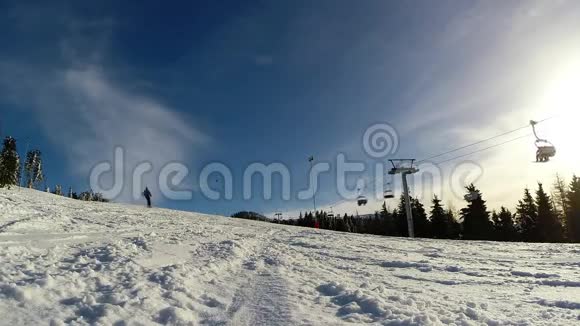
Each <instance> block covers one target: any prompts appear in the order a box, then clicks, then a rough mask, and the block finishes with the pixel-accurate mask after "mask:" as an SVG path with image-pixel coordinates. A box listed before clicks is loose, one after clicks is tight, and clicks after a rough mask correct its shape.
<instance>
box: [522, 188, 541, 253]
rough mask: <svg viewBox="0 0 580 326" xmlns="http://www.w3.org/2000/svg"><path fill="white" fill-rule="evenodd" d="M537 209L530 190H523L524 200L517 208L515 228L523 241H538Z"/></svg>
mask: <svg viewBox="0 0 580 326" xmlns="http://www.w3.org/2000/svg"><path fill="white" fill-rule="evenodd" d="M537 223H538V207H537V206H536V202H535V201H534V198H533V197H532V194H531V192H530V189H528V188H526V189H525V190H524V198H523V199H522V200H520V201H519V204H518V207H517V226H518V231H519V232H520V234H521V239H522V240H523V241H527V242H532V241H539V237H538V235H537Z"/></svg>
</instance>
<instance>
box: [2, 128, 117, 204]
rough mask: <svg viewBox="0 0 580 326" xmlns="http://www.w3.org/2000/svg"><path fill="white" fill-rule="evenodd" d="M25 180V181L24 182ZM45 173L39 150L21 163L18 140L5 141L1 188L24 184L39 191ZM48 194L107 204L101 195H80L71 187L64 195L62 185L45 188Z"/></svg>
mask: <svg viewBox="0 0 580 326" xmlns="http://www.w3.org/2000/svg"><path fill="white" fill-rule="evenodd" d="M22 179H23V180H22ZM45 180H46V178H45V175H44V172H43V164H42V153H41V151H40V150H38V149H33V150H30V151H28V152H27V153H26V158H25V160H24V162H22V163H21V161H20V155H19V154H18V150H17V147H16V139H14V138H13V137H10V136H8V137H6V138H5V139H4V141H3V146H2V151H1V152H0V188H8V189H10V188H11V187H12V186H20V185H22V182H24V185H26V187H28V188H30V189H39V188H40V187H41V183H42V182H43V181H45ZM44 190H45V191H46V192H50V193H52V194H55V195H59V196H68V197H69V198H73V199H79V200H85V201H99V202H107V201H108V200H107V199H105V198H103V195H102V194H100V193H94V192H92V191H83V192H81V193H80V194H77V193H76V192H73V191H72V187H69V190H68V192H67V193H64V192H63V190H62V187H61V185H56V186H55V187H54V189H53V190H52V191H51V190H50V187H48V186H46V185H45V186H44Z"/></svg>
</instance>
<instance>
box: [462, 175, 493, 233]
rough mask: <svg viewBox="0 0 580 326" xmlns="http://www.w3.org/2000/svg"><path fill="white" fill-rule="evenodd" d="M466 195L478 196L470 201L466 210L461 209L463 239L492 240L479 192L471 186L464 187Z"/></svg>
mask: <svg viewBox="0 0 580 326" xmlns="http://www.w3.org/2000/svg"><path fill="white" fill-rule="evenodd" d="M466 189H467V191H468V193H474V192H477V193H478V194H479V196H478V197H477V198H475V199H473V200H471V201H468V202H469V204H468V206H467V207H466V208H463V209H461V218H462V220H463V222H462V226H463V239H466V240H490V239H491V238H492V233H491V231H492V224H491V221H490V220H489V217H490V216H489V212H488V211H487V206H486V204H485V201H484V200H483V198H482V196H481V193H480V191H479V190H478V189H477V188H476V187H475V186H474V185H473V184H472V185H469V186H467V187H466Z"/></svg>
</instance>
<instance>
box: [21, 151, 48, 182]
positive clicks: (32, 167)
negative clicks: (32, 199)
mask: <svg viewBox="0 0 580 326" xmlns="http://www.w3.org/2000/svg"><path fill="white" fill-rule="evenodd" d="M24 175H25V178H26V186H27V187H28V188H36V187H37V186H38V184H39V183H40V182H42V181H43V180H44V175H43V173H42V154H41V152H40V151H39V150H37V149H36V150H33V151H29V152H28V153H26V161H25V163H24Z"/></svg>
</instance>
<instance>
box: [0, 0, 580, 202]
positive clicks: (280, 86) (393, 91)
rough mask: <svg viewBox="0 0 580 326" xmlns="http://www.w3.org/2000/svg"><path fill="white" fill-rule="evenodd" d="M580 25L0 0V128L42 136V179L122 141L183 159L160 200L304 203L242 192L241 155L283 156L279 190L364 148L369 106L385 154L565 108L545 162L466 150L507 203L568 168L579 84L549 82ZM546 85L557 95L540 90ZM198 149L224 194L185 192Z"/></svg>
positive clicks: (567, 67) (244, 6)
mask: <svg viewBox="0 0 580 326" xmlns="http://www.w3.org/2000/svg"><path fill="white" fill-rule="evenodd" d="M579 31H580V4H579V3H578V2H577V1H549V2H548V1H502V2H489V1H481V2H480V1H457V0H455V1H438V2H437V5H434V4H433V3H432V2H429V1H358V2H354V1H336V0H333V1H244V2H240V1H204V2H193V1H184V2H172V3H171V4H168V3H162V2H153V1H152V2H148V1H139V2H134V3H129V2H126V1H97V2H91V3H85V4H78V3H77V2H73V1H71V2H58V3H57V2H54V3H51V4H50V5H47V4H45V5H40V6H39V5H38V4H32V3H31V4H28V3H26V2H25V1H14V2H10V1H8V2H2V4H0V35H1V39H2V40H3V42H2V44H1V45H0V47H1V48H0V74H1V76H0V110H1V111H0V112H1V120H0V124H1V125H0V126H1V128H2V130H1V132H2V134H3V135H5V134H10V135H13V136H15V137H17V138H18V139H19V140H20V141H19V146H20V150H21V151H22V152H23V151H24V147H25V146H26V145H25V144H27V143H30V146H31V147H35V148H39V149H41V150H42V151H43V153H44V159H45V166H46V170H45V173H46V175H47V180H48V183H49V184H50V185H53V184H56V183H59V184H62V185H64V187H65V188H66V187H67V186H68V185H71V186H73V188H74V189H75V190H76V189H78V190H82V189H84V188H87V187H88V178H89V177H88V176H89V172H88V171H89V170H90V168H91V167H92V166H94V165H95V164H96V163H97V162H100V161H103V160H108V159H110V158H111V155H112V153H113V149H114V147H115V146H116V145H121V146H123V147H124V148H125V149H126V151H127V160H128V163H127V164H128V165H135V164H137V163H138V162H141V161H145V160H147V161H150V162H152V163H153V165H154V169H159V168H160V167H161V166H162V165H164V164H165V163H167V162H172V161H178V162H183V163H184V164H186V165H187V166H188V167H190V170H191V176H190V177H189V178H188V179H187V180H186V182H185V183H184V184H183V185H182V186H184V187H185V188H191V189H193V190H194V191H195V192H194V198H193V199H192V200H190V201H185V202H184V201H171V200H163V201H161V202H159V201H158V204H159V205H161V206H164V207H170V208H178V209H186V210H195V211H202V212H208V213H221V214H231V213H233V212H235V211H237V210H244V209H252V210H257V211H261V212H266V213H268V212H273V211H278V210H280V211H298V210H302V209H305V208H309V207H310V201H301V200H297V199H295V198H293V199H292V200H291V201H283V200H281V198H280V196H281V194H280V191H277V190H276V187H274V189H275V190H274V198H273V200H263V199H261V198H260V197H261V189H260V188H259V187H258V188H255V189H253V190H254V191H255V192H256V194H257V195H256V196H255V197H256V198H254V199H251V200H244V199H243V198H242V186H241V184H240V183H241V181H242V174H243V170H244V168H245V167H246V166H247V165H249V164H250V163H253V162H262V163H265V164H269V163H272V162H281V163H283V164H285V165H286V166H287V167H288V168H289V170H290V171H291V181H292V189H293V193H294V192H296V191H298V190H301V189H303V188H305V187H306V185H307V173H308V162H307V160H306V159H307V158H308V156H310V155H314V156H315V157H316V158H317V160H322V161H325V160H332V159H333V158H334V157H336V155H337V154H338V153H345V154H346V155H347V157H349V159H351V160H360V161H362V162H365V163H366V164H369V166H371V164H373V163H375V160H374V159H372V158H369V157H367V156H366V155H365V154H364V152H363V150H362V146H361V139H362V135H363V133H364V131H365V129H366V128H368V127H369V126H371V125H373V124H375V123H381V122H386V123H389V124H391V125H393V126H395V128H396V129H397V130H398V132H399V137H400V149H399V152H398V153H397V154H396V155H393V156H398V157H416V158H422V157H426V156H429V155H430V154H433V153H439V152H442V151H445V150H447V149H450V148H455V147H458V146H461V145H463V144H465V143H469V142H471V141H477V140H479V139H482V138H486V137H489V136H493V135H495V134H497V133H499V132H502V131H506V130H511V129H514V128H517V127H520V126H522V125H525V124H526V122H527V121H528V120H529V119H541V118H544V117H547V116H551V115H554V114H559V116H560V117H562V116H563V117H566V118H564V119H562V118H561V120H556V119H554V120H553V121H550V123H551V125H548V123H547V124H546V128H545V129H544V131H545V132H548V131H550V130H551V131H552V134H551V136H552V137H553V138H554V139H558V140H561V142H560V145H563V147H562V146H559V150H560V151H561V150H562V149H563V150H564V151H563V155H562V159H561V160H560V161H558V162H554V164H552V165H550V166H549V167H546V166H542V167H538V166H537V165H532V164H530V163H531V160H532V159H533V146H531V145H530V143H531V141H528V142H527V143H526V142H525V141H524V142H518V145H512V144H510V145H506V146H505V147H501V148H499V149H497V150H494V151H489V152H485V153H482V154H481V155H476V156H473V157H469V159H470V160H473V161H474V162H475V163H477V164H478V165H479V166H480V167H482V168H483V170H484V171H485V173H484V175H483V176H482V177H481V179H480V180H479V181H480V183H481V184H480V186H481V187H482V188H483V190H484V193H485V192H487V193H489V195H490V197H491V198H490V201H491V202H492V204H491V206H492V207H495V206H499V205H500V204H505V205H515V203H516V199H517V197H518V196H519V193H520V192H521V189H522V188H523V187H525V186H532V187H533V186H534V184H535V182H537V181H543V182H545V183H549V182H551V178H552V177H553V175H554V174H555V173H556V172H559V173H562V174H564V175H567V176H569V175H570V174H571V173H574V172H576V173H577V172H578V171H577V170H574V166H576V165H577V163H578V162H579V161H580V159H579V158H580V157H579V156H577V155H575V154H570V153H567V152H571V151H572V145H573V144H568V142H567V140H566V139H569V138H570V137H569V136H570V135H572V134H573V132H576V131H573V130H569V129H563V128H562V124H561V123H562V121H564V122H565V121H567V120H569V119H567V117H570V115H571V114H574V112H576V111H575V110H577V109H576V106H573V105H572V104H578V103H580V102H576V101H577V100H578V99H577V98H573V94H572V93H571V92H568V93H565V96H562V95H561V92H560V91H561V90H564V91H566V90H567V89H569V87H570V86H569V84H571V83H572V84H573V83H574V82H575V81H580V78H578V79H574V76H576V71H580V70H576V69H577V68H578V67H580V61H579V59H578V58H580V49H579V44H578V43H579V42H578V40H580V32H579ZM570 71H572V73H570ZM554 85H556V86H554ZM558 92H560V93H558ZM550 94H552V95H550ZM553 94H560V95H553ZM570 94H572V95H570ZM555 97H557V98H559V99H560V98H566V99H568V98H569V100H567V101H566V102H565V103H560V104H559V105H558V106H554V105H552V104H553V103H554V102H555V100H554V98H555ZM572 107H573V109H572ZM576 117H577V116H576ZM562 130H566V132H565V133H564V132H563V131H562ZM562 142H563V143H564V144H562ZM567 148H570V150H569V151H567ZM530 152H532V154H531V155H530ZM211 162H222V163H224V164H225V165H227V166H228V167H229V168H230V169H231V170H232V171H233V173H234V179H235V180H234V181H235V183H234V199H233V200H229V201H226V200H222V201H218V202H215V201H211V200H208V199H206V198H204V197H203V196H202V195H201V194H200V193H199V190H198V189H197V186H196V183H198V180H196V178H197V177H196V176H197V175H199V171H200V169H201V168H202V167H203V166H204V165H205V164H207V163H211ZM508 162H509V163H510V164H507V163H508ZM513 162H518V164H517V165H516V164H511V163H513ZM443 169H447V170H449V169H453V167H450V166H446V167H443ZM368 177H369V176H368V173H363V174H362V175H355V176H352V177H350V178H349V179H348V180H349V182H350V184H351V185H352V186H353V185H354V182H355V181H356V179H358V178H368ZM218 179H219V178H216V184H218V186H219V181H218ZM498 180H501V181H502V184H501V186H498ZM276 182H278V181H276ZM276 182H275V186H276V184H277V183H276ZM320 183H321V184H320V186H321V188H320V189H319V192H318V193H317V197H318V201H319V205H320V207H327V206H330V205H333V204H334V203H337V202H339V203H340V205H342V206H343V207H341V208H340V209H339V210H342V211H345V212H346V211H348V212H352V211H353V209H354V206H353V204H352V202H350V203H344V202H343V201H342V200H341V198H339V196H338V195H337V193H336V190H335V186H334V183H335V177H334V176H333V175H332V174H327V175H323V176H322V177H321V180H320ZM353 187H354V186H353ZM443 188H445V186H444V187H443ZM506 193H508V194H510V195H509V196H506ZM125 195H126V193H125ZM494 196H495V197H494ZM119 200H121V201H127V199H126V197H121V198H119ZM447 201H448V202H454V199H453V198H451V197H450V198H449V199H448V200H447ZM379 202H380V200H379V199H377V200H376V202H375V201H373V202H372V203H373V205H369V207H368V208H365V210H368V211H372V210H374V209H376V207H377V205H378V203H379ZM496 203H497V204H496Z"/></svg>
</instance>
